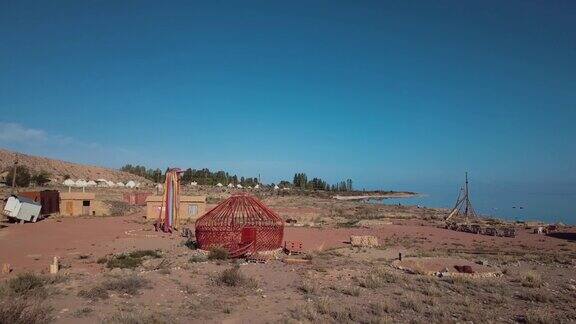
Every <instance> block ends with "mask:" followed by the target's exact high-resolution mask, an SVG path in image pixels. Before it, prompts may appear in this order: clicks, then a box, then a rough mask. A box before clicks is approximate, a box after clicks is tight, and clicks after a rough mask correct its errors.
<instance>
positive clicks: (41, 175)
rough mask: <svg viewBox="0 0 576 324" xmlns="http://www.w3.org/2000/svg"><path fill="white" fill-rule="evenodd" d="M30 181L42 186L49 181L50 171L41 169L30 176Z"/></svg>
mask: <svg viewBox="0 0 576 324" xmlns="http://www.w3.org/2000/svg"><path fill="white" fill-rule="evenodd" d="M32 181H33V182H34V183H36V184H37V185H39V186H43V185H45V184H47V183H48V182H50V173H48V172H46V171H44V170H42V171H40V172H38V173H36V174H35V175H33V176H32Z"/></svg>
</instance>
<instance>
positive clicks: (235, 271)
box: [216, 266, 256, 287]
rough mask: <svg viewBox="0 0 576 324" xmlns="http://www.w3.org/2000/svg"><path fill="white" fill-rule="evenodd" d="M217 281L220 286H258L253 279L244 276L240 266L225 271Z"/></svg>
mask: <svg viewBox="0 0 576 324" xmlns="http://www.w3.org/2000/svg"><path fill="white" fill-rule="evenodd" d="M216 279H217V283H218V284H222V285H225V286H229V287H238V286H253V287H255V286H256V282H255V281H254V280H253V279H251V278H247V277H246V276H244V275H243V274H242V272H240V267H239V266H234V267H232V268H229V269H225V270H224V271H222V272H221V273H220V274H219V275H218V277H217V278H216Z"/></svg>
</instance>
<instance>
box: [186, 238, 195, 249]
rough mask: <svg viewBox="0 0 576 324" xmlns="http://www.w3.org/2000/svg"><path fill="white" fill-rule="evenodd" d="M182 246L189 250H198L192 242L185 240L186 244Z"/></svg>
mask: <svg viewBox="0 0 576 324" xmlns="http://www.w3.org/2000/svg"><path fill="white" fill-rule="evenodd" d="M184 246H185V247H187V248H189V249H190V250H196V249H197V248H198V245H197V243H196V241H194V240H186V242H184Z"/></svg>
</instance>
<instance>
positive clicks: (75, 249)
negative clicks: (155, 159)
mask: <svg viewBox="0 0 576 324" xmlns="http://www.w3.org/2000/svg"><path fill="white" fill-rule="evenodd" d="M350 235H375V236H377V237H378V239H379V240H380V243H381V244H386V245H400V246H404V247H406V248H410V247H418V248H419V249H424V250H431V249H434V248H439V247H443V248H453V249H454V250H464V251H485V252H491V251H492V252H493V251H512V252H518V253H522V251H525V250H526V249H531V250H534V249H536V250H538V251H541V252H545V251H557V250H558V249H559V248H560V247H562V248H564V249H570V250H572V251H574V250H576V244H572V243H567V241H566V240H563V239H560V238H554V237H550V236H542V235H535V234H531V233H529V232H528V231H526V230H521V231H520V233H519V235H518V237H517V238H515V239H511V238H502V237H491V236H484V235H475V234H469V233H462V232H455V231H451V230H446V229H442V228H437V227H433V226H421V225H415V224H406V225H386V226H384V227H381V228H374V229H372V228H326V229H321V228H309V227H286V228H285V235H284V240H288V241H301V242H302V243H303V247H304V249H305V250H308V251H316V250H325V249H331V248H335V247H344V246H347V245H348V243H347V242H348V241H349V238H350ZM181 242H182V238H181V237H180V236H179V235H178V234H174V235H168V234H162V233H157V232H154V231H153V228H152V225H151V224H149V223H144V222H143V221H142V214H132V215H128V216H123V217H104V218H58V219H47V220H44V221H41V222H38V223H34V224H24V225H20V224H9V225H8V226H7V227H5V228H2V229H0V264H3V263H9V264H10V265H11V266H12V268H13V269H14V271H15V272H21V271H24V270H29V271H30V270H32V271H43V270H44V271H45V270H46V269H47V267H48V264H49V263H50V262H51V260H52V258H53V257H54V256H58V257H59V258H61V260H62V263H63V264H65V265H68V266H72V267H74V268H75V269H82V270H84V271H87V272H94V271H98V269H99V268H98V266H97V265H96V264H95V263H94V260H95V259H98V258H100V257H102V256H104V255H107V254H110V253H120V252H125V251H131V250H135V249H162V250H166V249H170V248H171V247H174V246H176V245H178V244H181ZM81 256H90V259H91V260H92V262H87V261H86V260H84V259H83V258H82V257H81Z"/></svg>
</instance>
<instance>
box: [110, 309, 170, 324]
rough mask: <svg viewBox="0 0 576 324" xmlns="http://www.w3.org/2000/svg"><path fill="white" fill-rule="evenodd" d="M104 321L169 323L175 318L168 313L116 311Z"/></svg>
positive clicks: (138, 323)
mask: <svg viewBox="0 0 576 324" xmlns="http://www.w3.org/2000/svg"><path fill="white" fill-rule="evenodd" d="M104 323H114V324H168V323H174V320H173V319H172V318H170V316H169V315H167V314H142V313H126V312H122V313H116V314H114V315H112V316H111V317H109V318H107V319H106V320H105V321H104Z"/></svg>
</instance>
